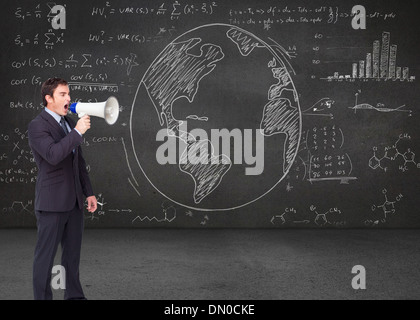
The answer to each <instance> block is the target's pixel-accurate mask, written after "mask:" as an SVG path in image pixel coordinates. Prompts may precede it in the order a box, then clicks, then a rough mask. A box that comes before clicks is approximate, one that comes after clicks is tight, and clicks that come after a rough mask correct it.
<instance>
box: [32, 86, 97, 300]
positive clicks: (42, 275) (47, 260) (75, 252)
mask: <svg viewBox="0 0 420 320" xmlns="http://www.w3.org/2000/svg"><path fill="white" fill-rule="evenodd" d="M41 96H42V100H43V104H44V106H45V108H44V109H43V110H42V111H41V113H40V114H39V115H38V116H37V117H36V118H35V119H33V120H32V121H31V122H30V124H29V126H28V138H29V146H30V147H31V150H32V153H33V156H34V158H35V161H36V164H37V167H38V175H37V181H36V186H35V215H36V219H37V242H36V246H35V253H34V261H33V290H34V299H36V300H51V299H52V298H53V294H52V290H51V286H50V282H51V270H52V267H53V263H54V258H55V255H56V252H57V248H58V245H59V243H61V248H62V256H61V265H62V266H63V267H64V270H65V279H66V282H65V292H64V299H66V300H67V299H69V300H70V299H72V300H85V299H86V297H85V295H84V293H83V289H82V286H81V283H80V279H79V263H80V251H81V245H82V234H83V228H84V219H83V205H84V203H85V198H86V200H87V210H88V211H89V212H95V210H96V209H97V200H96V197H95V196H94V194H93V190H92V185H91V182H90V179H89V176H88V172H87V170H86V162H85V160H84V158H83V155H82V149H81V147H80V145H81V143H82V141H83V137H82V136H83V135H84V134H85V133H86V131H87V130H89V129H90V118H89V116H84V117H82V118H81V119H79V120H78V122H77V124H76V123H75V121H73V120H72V119H71V118H69V117H67V113H68V110H69V106H70V91H69V86H68V83H67V81H66V80H64V79H60V78H51V79H48V80H47V81H45V82H44V83H43V84H42V87H41Z"/></svg>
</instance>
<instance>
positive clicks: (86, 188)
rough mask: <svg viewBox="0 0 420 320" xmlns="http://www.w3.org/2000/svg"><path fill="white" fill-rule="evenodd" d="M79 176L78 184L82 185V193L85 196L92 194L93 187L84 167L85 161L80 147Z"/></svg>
mask: <svg viewBox="0 0 420 320" xmlns="http://www.w3.org/2000/svg"><path fill="white" fill-rule="evenodd" d="M78 153H79V161H78V163H79V176H80V184H81V185H82V189H83V194H84V195H85V197H90V196H93V195H94V193H93V188H92V184H91V182H90V178H89V174H88V172H87V169H86V161H85V159H84V158H83V154H82V148H80V147H79V152H78Z"/></svg>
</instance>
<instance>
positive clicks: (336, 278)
mask: <svg viewBox="0 0 420 320" xmlns="http://www.w3.org/2000/svg"><path fill="white" fill-rule="evenodd" d="M419 231H420V230H415V229H408V230H389V229H388V230H352V229H345V230H343V229H341V230H308V229H306V230H291V229H288V230H274V229H267V230H255V229H216V230H208V229H207V230H202V229H200V230H198V229H86V230H85V234H84V242H83V250H82V261H81V266H80V272H81V281H82V285H83V287H84V290H85V294H86V296H87V298H88V299H90V300H114V299H115V300H116V299H124V300H132V299H142V300H148V299H152V300H158V299H159V300H160V299H169V300H172V299H176V300H198V299H200V300H219V299H220V300H262V299H264V300H265V299H270V300H272V299H274V300H278V299H420V266H419V265H420V250H419V246H420V232H419ZM35 241H36V230H35V229H1V230H0V270H1V272H0V299H2V300H5V299H7V300H10V299H13V300H25V299H32V258H33V250H34V246H35ZM59 255H60V251H59V252H58V254H57V258H56V260H57V264H59ZM355 265H362V266H364V267H365V270H366V289H365V290H361V289H359V290H355V289H353V288H352V278H353V277H354V276H356V274H352V268H353V266H355ZM62 297H63V292H62V290H55V291H54V299H57V300H60V299H62Z"/></svg>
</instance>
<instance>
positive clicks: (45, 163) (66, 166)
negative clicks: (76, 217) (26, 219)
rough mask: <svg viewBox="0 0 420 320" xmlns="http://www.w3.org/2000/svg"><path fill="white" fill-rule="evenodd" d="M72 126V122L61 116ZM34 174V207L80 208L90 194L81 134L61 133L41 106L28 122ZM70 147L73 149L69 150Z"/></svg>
mask: <svg viewBox="0 0 420 320" xmlns="http://www.w3.org/2000/svg"><path fill="white" fill-rule="evenodd" d="M65 118H66V120H67V122H68V124H69V125H70V127H71V128H72V129H73V128H74V127H75V125H76V123H75V122H74V121H73V120H72V119H71V118H69V117H65ZM28 138H29V146H30V147H31V150H32V153H33V155H34V158H35V161H36V164H37V166H38V176H37V181H36V187H35V210H37V211H53V212H63V211H70V210H72V209H73V208H74V206H75V204H76V201H77V203H78V206H79V208H80V209H82V208H83V202H84V197H89V196H92V195H93V190H92V185H91V182H90V179H89V175H88V172H87V170H86V162H85V160H84V159H83V155H82V149H81V147H80V145H81V143H82V142H83V138H82V137H81V136H80V134H79V133H78V132H77V131H75V130H71V131H70V132H69V134H67V135H65V133H64V131H63V129H62V128H61V126H60V125H59V124H58V123H57V121H56V120H55V119H54V118H53V117H52V116H51V115H50V114H48V112H46V111H45V110H43V111H42V112H41V113H40V114H39V115H38V116H37V117H36V118H35V119H34V120H32V121H31V122H30V124H29V126H28ZM73 150H74V153H73Z"/></svg>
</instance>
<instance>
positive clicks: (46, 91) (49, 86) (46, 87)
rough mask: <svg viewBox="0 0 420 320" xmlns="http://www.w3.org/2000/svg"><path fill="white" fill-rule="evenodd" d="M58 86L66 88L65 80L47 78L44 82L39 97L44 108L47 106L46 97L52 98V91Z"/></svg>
mask: <svg viewBox="0 0 420 320" xmlns="http://www.w3.org/2000/svg"><path fill="white" fill-rule="evenodd" d="M59 85H63V86H67V85H68V83H67V81H66V80H64V79H61V78H49V79H48V80H46V81H45V82H44V83H43V84H42V87H41V97H42V103H43V104H44V106H45V107H46V106H47V100H46V99H45V96H46V95H49V96H51V97H52V96H53V94H54V90H55V89H56V88H57V87H58V86H59Z"/></svg>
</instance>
